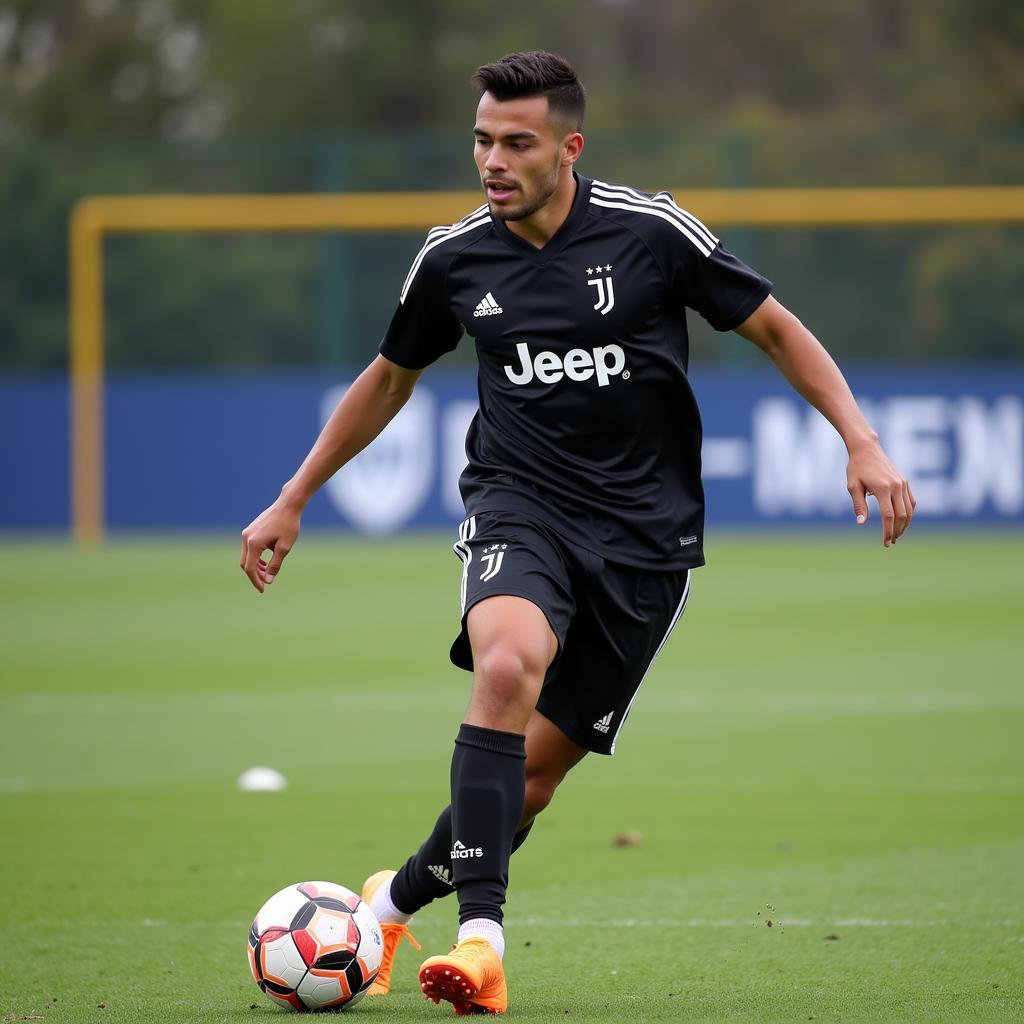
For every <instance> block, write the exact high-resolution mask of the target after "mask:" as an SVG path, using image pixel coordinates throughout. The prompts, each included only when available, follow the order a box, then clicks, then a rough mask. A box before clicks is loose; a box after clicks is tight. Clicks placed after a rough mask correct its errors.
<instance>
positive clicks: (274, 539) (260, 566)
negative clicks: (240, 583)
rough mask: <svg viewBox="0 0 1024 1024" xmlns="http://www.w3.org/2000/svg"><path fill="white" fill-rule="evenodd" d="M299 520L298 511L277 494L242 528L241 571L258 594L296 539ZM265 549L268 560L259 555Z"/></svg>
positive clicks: (272, 579)
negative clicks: (277, 496)
mask: <svg viewBox="0 0 1024 1024" xmlns="http://www.w3.org/2000/svg"><path fill="white" fill-rule="evenodd" d="M301 520H302V513H301V511H300V510H299V509H297V508H296V507H295V506H294V505H292V504H291V503H288V502H285V501H284V500H283V499H282V498H279V499H278V500H277V501H275V502H274V504H273V505H271V506H270V508H268V509H266V510H265V511H264V512H261V513H260V514H259V515H258V516H257V517H256V518H255V519H254V520H253V521H252V522H251V523H250V524H249V525H248V526H247V527H246V528H245V529H244V530H243V531H242V560H241V563H240V564H241V567H242V572H244V573H245V575H246V576H248V577H249V581H250V582H251V583H252V585H253V586H254V587H255V588H256V589H257V590H258V591H259V592H260V593H261V594H262V593H263V591H264V590H265V589H266V587H267V586H269V585H270V584H271V583H273V582H274V577H275V576H277V574H278V572H280V571H281V563H282V562H283V561H284V556H285V555H287V554H288V552H289V551H291V549H292V547H293V546H294V545H295V541H296V540H297V539H298V536H299V529H300V525H301ZM266 551H269V552H270V553H271V558H270V560H269V561H267V560H266V559H265V558H264V557H263V554H264V552H266Z"/></svg>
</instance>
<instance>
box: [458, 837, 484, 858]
mask: <svg viewBox="0 0 1024 1024" xmlns="http://www.w3.org/2000/svg"><path fill="white" fill-rule="evenodd" d="M483 855H484V851H483V847H481V846H478V847H476V848H475V849H470V848H469V847H468V846H463V845H462V843H460V842H459V840H458V839H456V840H455V845H454V846H453V847H452V853H451V857H452V860H467V859H468V858H470V857H482V856H483Z"/></svg>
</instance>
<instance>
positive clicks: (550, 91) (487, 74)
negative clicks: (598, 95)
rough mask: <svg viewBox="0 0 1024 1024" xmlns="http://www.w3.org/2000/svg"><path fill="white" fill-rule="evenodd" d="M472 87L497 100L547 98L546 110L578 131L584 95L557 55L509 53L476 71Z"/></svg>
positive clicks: (533, 51) (583, 108)
mask: <svg viewBox="0 0 1024 1024" xmlns="http://www.w3.org/2000/svg"><path fill="white" fill-rule="evenodd" d="M473 84H474V85H475V86H476V87H477V88H478V89H479V90H480V94H481V95H483V94H484V93H485V92H489V93H490V94H491V95H492V96H493V97H494V98H495V99H496V100H500V101H501V102H505V101H506V100H518V99H525V98H526V97H528V96H547V98H548V109H549V110H550V111H551V113H553V114H561V115H562V116H563V117H565V118H566V119H567V120H568V121H569V122H570V123H571V124H574V125H575V127H576V130H577V131H579V130H580V129H581V128H582V127H583V114H584V111H585V110H586V107H587V93H586V90H585V89H584V88H583V83H582V82H581V81H580V80H579V78H577V77H576V71H575V70H574V68H573V66H572V65H571V64H570V63H569V62H568V61H567V60H566V59H565V58H564V57H559V56H558V54H556V53H548V52H547V51H546V50H528V51H526V52H525V53H510V54H508V55H507V56H505V57H502V58H501V60H499V61H495V62H494V63H493V64H484V65H483V66H482V67H479V68H477V69H476V73H475V74H474V75H473Z"/></svg>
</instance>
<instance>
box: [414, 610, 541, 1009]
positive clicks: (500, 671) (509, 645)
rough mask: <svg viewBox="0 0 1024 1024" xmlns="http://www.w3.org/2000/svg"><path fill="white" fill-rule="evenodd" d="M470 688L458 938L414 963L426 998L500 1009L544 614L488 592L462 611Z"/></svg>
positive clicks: (457, 813) (458, 787) (461, 748)
mask: <svg viewBox="0 0 1024 1024" xmlns="http://www.w3.org/2000/svg"><path fill="white" fill-rule="evenodd" d="M466 624H467V629H468V633H469V640H470V645H471V648H472V652H473V666H474V672H473V690H472V694H471V696H470V701H469V708H468V709H467V712H466V717H465V720H464V721H463V724H462V726H461V728H460V729H459V733H458V736H457V737H456V740H455V753H454V755H453V757H452V766H451V794H452V804H451V806H452V836H453V839H452V850H451V855H452V878H453V881H454V883H455V890H456V893H457V894H458V899H459V936H458V943H457V944H456V947H455V948H454V949H453V950H452V951H451V953H448V954H446V955H442V956H436V957H431V958H430V959H428V960H427V961H426V962H425V963H424V964H423V966H422V967H421V968H420V985H421V988H422V989H423V992H424V994H425V995H426V996H427V998H429V999H433V1000H434V1001H435V1002H439V1001H440V1000H441V999H446V1000H448V1001H449V1002H452V1003H454V1004H455V1008H456V1011H457V1012H460V1013H466V1012H481V1011H483V1012H492V1013H501V1012H504V1010H505V1009H506V1007H507V995H506V989H505V974H504V969H503V968H502V964H501V957H502V955H503V954H504V951H505V939H504V933H503V930H502V906H503V905H504V902H505V893H506V890H507V888H508V863H509V857H510V854H511V848H512V839H513V836H514V835H515V833H516V832H517V831H518V830H519V825H520V822H521V820H522V816H523V810H524V804H525V791H526V726H527V723H528V722H529V720H530V717H531V715H532V714H533V709H534V707H535V706H536V703H537V698H538V696H539V695H540V691H541V687H542V685H543V683H544V678H545V676H546V674H547V670H548V667H549V666H550V664H551V662H552V661H553V660H554V658H555V655H556V654H557V653H558V640H557V638H556V637H555V634H554V632H553V631H552V629H551V626H550V624H549V622H548V619H547V616H546V615H545V614H544V612H542V611H541V610H540V608H539V607H537V605H535V604H534V603H533V602H531V601H528V600H526V599H524V598H521V597H514V596H507V595H502V596H495V597H490V598H487V599H486V600H482V601H480V602H479V603H477V604H476V605H474V606H473V608H472V609H471V610H470V611H469V614H468V615H467V620H466Z"/></svg>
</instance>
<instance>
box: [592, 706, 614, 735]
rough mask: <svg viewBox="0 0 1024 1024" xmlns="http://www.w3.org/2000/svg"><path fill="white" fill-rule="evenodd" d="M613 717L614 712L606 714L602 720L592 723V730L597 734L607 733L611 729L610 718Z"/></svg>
mask: <svg viewBox="0 0 1024 1024" xmlns="http://www.w3.org/2000/svg"><path fill="white" fill-rule="evenodd" d="M614 715H615V712H614V711H609V712H608V714H607V715H605V716H604V718H600V719H598V720H597V721H596V722H595V723H594V728H595V729H596V730H597V731H598V732H607V731H608V730H609V729H610V728H611V727H612V718H613V717H614Z"/></svg>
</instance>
